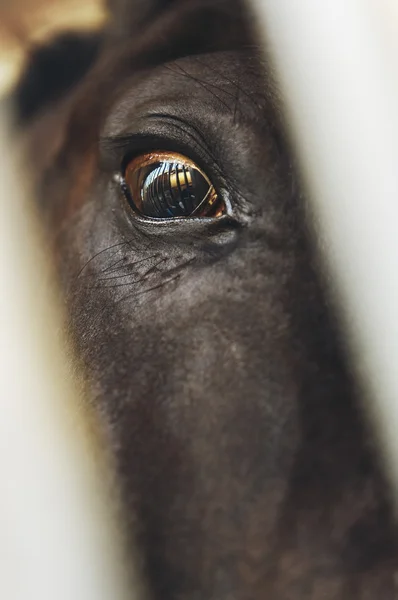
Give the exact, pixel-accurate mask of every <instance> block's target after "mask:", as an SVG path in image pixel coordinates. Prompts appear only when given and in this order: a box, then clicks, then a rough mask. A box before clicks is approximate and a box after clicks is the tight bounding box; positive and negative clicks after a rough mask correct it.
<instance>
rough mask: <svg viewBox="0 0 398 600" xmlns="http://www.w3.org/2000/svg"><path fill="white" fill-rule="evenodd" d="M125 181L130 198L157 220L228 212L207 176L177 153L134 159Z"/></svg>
mask: <svg viewBox="0 0 398 600" xmlns="http://www.w3.org/2000/svg"><path fill="white" fill-rule="evenodd" d="M124 182H125V186H126V189H127V192H128V196H129V201H130V202H131V204H132V206H133V208H134V209H135V210H136V211H137V212H138V213H140V214H141V215H143V216H146V217H151V218H154V219H178V218H179V219H181V218H185V219H186V218H194V217H213V218H215V217H220V216H222V215H223V214H225V212H226V208H225V204H224V202H223V201H222V200H221V198H219V195H218V194H217V192H216V190H215V188H214V186H213V184H212V183H211V181H210V179H209V178H208V177H207V175H206V174H205V173H204V172H203V171H202V169H201V168H200V167H198V165H196V164H195V163H194V162H193V161H192V160H190V159H189V158H187V157H185V156H183V155H182V154H177V153H174V152H160V151H159V152H150V153H147V154H142V155H140V156H137V157H135V158H133V159H132V160H131V161H130V162H129V163H128V165H127V167H126V170H125V174H124Z"/></svg>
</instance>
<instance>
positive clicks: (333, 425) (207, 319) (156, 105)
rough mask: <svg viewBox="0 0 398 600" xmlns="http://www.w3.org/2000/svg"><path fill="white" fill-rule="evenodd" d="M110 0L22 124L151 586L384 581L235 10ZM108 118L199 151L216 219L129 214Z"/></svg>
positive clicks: (383, 548)
mask: <svg viewBox="0 0 398 600" xmlns="http://www.w3.org/2000/svg"><path fill="white" fill-rule="evenodd" d="M113 9H114V20H113V24H112V26H111V27H110V29H109V31H106V32H105V33H104V41H103V45H102V51H100V52H99V55H98V59H97V60H96V61H95V64H93V66H92V68H91V69H90V70H89V71H88V72H87V74H86V75H85V76H83V77H81V78H80V77H78V78H77V79H78V80H77V81H76V82H75V85H74V86H73V88H71V89H70V90H69V92H68V93H65V91H63V97H62V99H59V100H58V102H52V103H51V104H50V105H47V106H45V110H43V111H42V112H40V111H35V113H34V115H32V114H30V115H29V121H26V119H25V121H24V120H23V119H22V120H21V125H23V126H24V130H25V131H26V132H27V136H26V137H27V138H28V140H29V144H30V147H31V149H33V152H32V157H31V160H33V159H34V157H35V160H36V162H35V164H36V173H37V184H38V190H39V193H38V198H39V204H40V210H41V211H42V215H43V220H44V221H45V222H46V223H47V226H48V236H49V240H51V246H52V248H53V251H54V254H55V256H56V260H57V265H58V271H59V275H60V281H61V283H62V285H63V289H64V293H65V299H66V301H67V306H68V312H69V315H70V332H71V337H72V339H73V343H74V345H75V348H76V352H77V353H78V355H79V357H80V358H81V359H82V361H83V363H84V369H85V375H86V378H87V381H88V382H89V385H90V386H91V390H92V395H93V402H94V406H95V408H96V410H97V411H98V414H99V415H100V416H101V419H102V421H103V424H104V430H105V431H106V434H107V436H108V439H109V445H110V448H111V449H112V452H113V453H114V456H115V458H116V462H117V474H118V480H119V482H120V489H121V493H122V496H123V499H124V504H125V507H126V511H127V515H128V518H127V522H126V530H127V531H129V532H131V535H132V539H133V534H134V533H136V532H137V531H138V541H139V547H140V551H141V555H142V561H143V562H142V568H143V572H144V574H145V576H146V577H147V580H148V581H149V584H150V588H151V592H152V594H153V597H154V599H156V600H157V599H162V600H167V599H170V600H171V599H173V600H177V599H181V600H183V599H184V600H202V599H203V600H210V599H214V600H216V599H217V600H227V599H230V600H232V599H236V600H262V599H265V598H266V599H269V600H337V599H343V600H368V599H369V600H370V599H373V598H380V599H382V600H393V598H395V597H396V587H395V581H396V576H395V572H396V568H397V551H396V550H397V549H396V535H395V530H394V527H393V524H392V517H391V510H390V506H389V501H388V495H387V492H386V488H385V485H384V482H383V479H382V477H381V475H380V473H379V469H378V467H377V464H376V462H375V459H374V455H373V451H372V445H371V442H370V440H369V437H368V435H367V434H366V430H365V428H364V426H363V423H362V420H361V415H360V413H359V411H358V409H357V405H356V400H355V393H354V386H353V382H352V379H351V375H350V372H349V369H348V368H347V365H346V361H345V358H344V354H343V352H342V350H341V347H340V344H339V340H338V336H337V334H336V331H335V326H334V322H333V318H332V316H331V315H330V308H329V306H328V303H327V301H326V300H325V296H324V292H323V290H322V286H321V285H320V275H319V273H318V272H317V269H316V267H315V264H316V260H315V258H314V253H313V249H312V247H311V245H310V243H309V240H308V234H307V230H306V226H305V219H304V214H303V213H304V211H303V200H302V197H301V196H300V193H299V191H298V188H299V186H298V185H297V177H296V175H295V172H294V168H293V167H292V158H291V154H290V151H289V148H288V145H287V144H286V141H285V137H284V132H283V127H282V124H281V117H280V110H279V101H278V94H277V91H276V86H275V82H273V79H272V77H271V72H270V69H269V67H268V65H267V64H266V63H265V62H264V61H263V60H262V58H261V54H260V52H259V51H258V49H257V46H256V40H255V38H254V36H253V34H252V23H251V19H250V15H248V14H247V12H246V11H244V10H243V9H242V6H241V5H240V3H238V2H226V1H214V0H213V1H212V2H204V1H199V0H197V1H188V0H186V1H180V2H177V1H175V2H173V1H169V2H166V1H158V2H155V1H151V0H148V2H145V3H142V2H141V3H140V2H131V3H129V4H128V3H126V2H124V1H123V2H115V3H114V4H113ZM43 96H44V97H45V96H46V94H43ZM43 105H44V104H43ZM155 115H157V116H155ZM21 116H24V115H21ZM126 134H129V135H131V136H132V140H133V142H131V143H133V144H135V145H134V148H135V151H138V150H140V149H141V146H140V144H141V145H142V144H143V145H144V147H143V148H142V151H144V150H145V149H147V146H148V144H152V145H155V146H156V144H157V145H161V146H162V147H164V148H165V149H177V148H178V149H181V151H184V152H185V153H186V154H189V155H190V156H191V157H192V158H193V159H194V160H197V161H199V162H200V163H201V164H202V166H203V168H204V169H205V170H206V172H207V173H208V175H209V177H211V178H212V180H213V182H214V184H215V185H216V186H217V188H218V190H219V191H220V193H222V194H224V195H226V196H228V197H229V198H230V201H231V204H232V207H233V214H232V216H231V218H229V219H223V220H220V221H217V220H216V221H214V222H204V221H201V222H197V221H189V220H188V221H185V222H176V223H168V224H167V225H165V224H161V225H159V224H148V223H146V224H145V223H140V222H137V221H136V220H135V219H134V216H133V215H132V213H131V212H130V211H129V208H128V206H127V204H126V203H125V201H124V199H123V196H122V194H121V192H120V190H119V189H118V187H117V185H116V184H115V182H114V179H113V175H114V174H115V173H118V172H119V170H120V164H121V162H122V160H123V158H124V154H125V153H126V149H125V147H124V146H123V144H122V143H121V141H120V143H119V144H118V140H121V139H122V137H123V136H126ZM148 140H150V141H148ZM170 146H173V147H172V148H169V147H170ZM152 149H154V148H152Z"/></svg>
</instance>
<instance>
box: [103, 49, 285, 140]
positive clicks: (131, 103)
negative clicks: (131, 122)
mask: <svg viewBox="0 0 398 600" xmlns="http://www.w3.org/2000/svg"><path fill="white" fill-rule="evenodd" d="M137 75H138V78H137ZM264 75H265V73H264V65H263V61H262V59H261V57H260V56H259V55H258V54H257V53H256V52H248V51H236V52H212V53H205V54H200V55H195V56H188V57H184V58H180V59H178V60H175V61H172V62H168V63H165V64H161V65H159V66H157V67H155V68H153V69H150V70H147V71H145V72H144V73H141V74H139V73H138V74H137V73H135V72H130V73H126V74H125V76H124V77H123V79H122V80H121V81H120V86H121V89H120V93H119V94H118V97H117V99H116V101H115V102H114V103H113V106H112V109H111V111H110V112H109V114H108V116H107V118H106V122H105V125H104V129H103V134H104V135H110V134H112V133H114V132H115V130H116V131H117V130H118V128H119V126H120V123H121V122H123V121H125V119H128V116H129V115H130V114H131V115H133V114H134V113H135V112H139V111H143V110H145V109H147V110H148V108H150V107H153V108H157V106H156V105H157V104H158V103H159V104H161V105H162V106H163V107H164V108H166V109H167V105H172V104H175V103H177V102H178V103H179V104H181V103H182V102H185V103H186V104H188V105H189V104H191V103H194V104H195V105H196V106H198V105H199V104H200V103H204V109H205V111H206V109H207V110H211V108H213V107H214V108H215V109H217V110H218V111H220V110H221V111H228V110H231V109H232V110H234V107H235V105H236V104H239V110H240V112H242V111H243V112H246V113H247V114H248V116H252V117H255V118H256V117H258V113H259V111H261V110H262V109H263V108H264V107H265V106H266V105H267V104H272V105H274V103H275V95H276V93H275V86H274V84H273V82H272V81H271V80H270V78H269V77H265V76H264ZM254 113H257V114H254Z"/></svg>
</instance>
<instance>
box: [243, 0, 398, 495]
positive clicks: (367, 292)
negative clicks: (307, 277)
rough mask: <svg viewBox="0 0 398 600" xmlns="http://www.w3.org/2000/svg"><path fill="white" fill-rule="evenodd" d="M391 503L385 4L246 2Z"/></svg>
mask: <svg viewBox="0 0 398 600" xmlns="http://www.w3.org/2000/svg"><path fill="white" fill-rule="evenodd" d="M252 4H253V9H254V10H255V12H257V13H258V17H259V19H260V23H262V25H263V27H264V32H265V34H266V35H265V37H266V42H267V47H268V51H269V53H270V57H271V60H272V61H273V63H274V65H275V67H276V69H277V72H278V73H279V76H280V80H281V84H282V90H283V95H284V98H285V104H286V109H287V115H288V117H289V126H290V128H291V132H292V139H293V142H294V144H295V146H296V149H297V151H298V156H299V158H300V161H301V166H302V169H303V174H304V176H305V179H306V182H307V184H308V189H309V191H310V194H309V195H310V199H311V203H310V208H311V210H312V215H313V217H314V218H315V222H316V230H317V231H316V234H317V236H318V240H319V243H320V247H321V250H322V251H323V254H324V256H325V258H326V260H327V264H328V266H329V272H330V273H331V275H332V276H333V279H334V280H335V282H336V284H337V288H338V295H339V300H340V306H342V307H343V310H342V311H341V312H342V316H343V323H344V327H345V330H346V332H347V334H348V335H347V340H348V342H349V345H350V349H351V352H352V356H353V364H354V366H355V367H356V369H357V373H358V376H359V381H360V383H361V385H362V389H363V390H366V391H365V393H364V394H363V395H364V397H365V399H366V405H365V408H366V409H367V411H368V413H369V416H370V417H371V419H372V422H373V423H374V424H375V427H376V432H377V434H378V436H379V440H380V444H381V449H382V452H383V455H384V459H385V464H386V472H387V474H388V476H389V478H390V481H391V484H392V486H393V488H394V491H395V498H396V500H398V227H397V224H398V77H397V64H396V61H395V60H394V59H395V58H396V55H394V52H396V49H397V46H396V40H393V39H389V35H388V34H389V33H390V34H392V32H393V31H394V30H395V29H394V27H392V26H391V24H390V23H388V19H389V17H390V16H391V7H392V4H391V1H390V0H333V1H330V2H320V1H319V0H300V1H294V0H293V1H292V0H252Z"/></svg>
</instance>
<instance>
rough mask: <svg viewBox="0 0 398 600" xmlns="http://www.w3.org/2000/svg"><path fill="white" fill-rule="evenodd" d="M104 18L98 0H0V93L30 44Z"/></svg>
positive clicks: (90, 26) (12, 78)
mask: <svg viewBox="0 0 398 600" xmlns="http://www.w3.org/2000/svg"><path fill="white" fill-rule="evenodd" d="M105 18H106V13H105V10H104V7H103V3H102V2H101V0H55V1H54V0H53V1H51V0H50V1H49V0H14V1H13V0H0V95H2V94H4V93H5V92H7V90H9V89H10V87H11V86H12V84H13V82H14V81H15V79H16V77H17V75H18V72H19V70H20V68H21V65H22V62H23V59H24V56H25V54H26V52H27V50H28V48H29V46H30V45H31V44H32V43H34V42H38V41H41V40H43V39H45V38H46V37H48V36H50V35H52V34H54V33H55V32H57V31H61V30H65V29H70V28H73V29H95V28H97V27H99V26H100V25H101V24H102V23H103V22H104V20H105Z"/></svg>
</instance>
